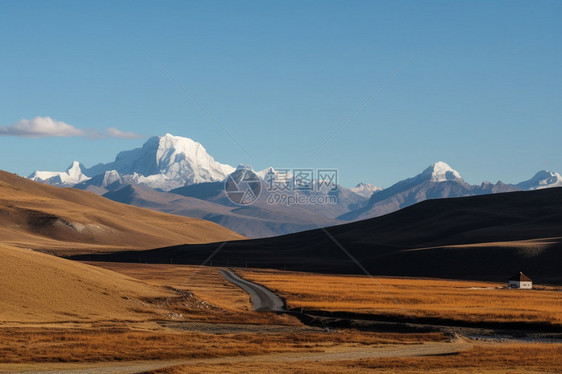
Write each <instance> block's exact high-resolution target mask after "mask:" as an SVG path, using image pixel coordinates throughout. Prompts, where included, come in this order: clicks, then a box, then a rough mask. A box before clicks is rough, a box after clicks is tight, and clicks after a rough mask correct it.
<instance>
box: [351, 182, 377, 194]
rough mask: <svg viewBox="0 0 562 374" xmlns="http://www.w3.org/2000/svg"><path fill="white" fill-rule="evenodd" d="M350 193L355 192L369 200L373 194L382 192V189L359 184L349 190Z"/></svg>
mask: <svg viewBox="0 0 562 374" xmlns="http://www.w3.org/2000/svg"><path fill="white" fill-rule="evenodd" d="M351 191H353V192H355V193H356V194H358V195H359V196H363V197H365V198H370V197H371V195H372V194H374V193H375V192H378V191H382V187H377V186H375V185H374V184H370V183H363V182H361V183H359V184H357V186H355V187H353V188H351Z"/></svg>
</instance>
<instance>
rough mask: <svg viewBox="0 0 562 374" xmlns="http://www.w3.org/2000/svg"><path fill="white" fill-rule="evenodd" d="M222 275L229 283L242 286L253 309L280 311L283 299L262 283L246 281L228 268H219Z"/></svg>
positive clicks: (283, 307) (282, 306)
mask: <svg viewBox="0 0 562 374" xmlns="http://www.w3.org/2000/svg"><path fill="white" fill-rule="evenodd" d="M220 273H221V274H222V276H223V277H224V278H225V279H226V280H227V281H229V282H230V283H232V284H234V285H236V286H238V287H240V288H242V289H243V290H244V291H246V292H247V293H248V294H249V295H250V298H251V299H252V306H253V307H254V310H256V311H259V312H282V311H284V310H285V301H284V300H283V299H282V298H281V297H279V296H278V295H277V294H275V293H274V292H272V291H271V290H269V289H267V288H265V287H264V286H262V285H259V284H256V283H253V282H250V281H247V280H246V279H244V278H242V277H240V276H238V275H237V274H236V273H234V272H233V271H230V270H220Z"/></svg>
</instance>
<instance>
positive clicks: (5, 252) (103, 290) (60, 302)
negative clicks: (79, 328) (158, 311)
mask: <svg viewBox="0 0 562 374" xmlns="http://www.w3.org/2000/svg"><path fill="white" fill-rule="evenodd" d="M0 284H1V285H2V292H1V293H0V321H1V324H6V323H16V322H23V323H27V322H63V321H99V320H116V319H118V320H142V319H146V318H147V316H148V315H149V314H150V313H152V312H153V310H150V309H148V308H144V307H143V306H142V303H141V302H140V301H139V299H140V298H151V297H166V296H172V295H171V293H170V292H168V291H166V290H164V289H162V288H158V287H155V286H151V285H147V284H145V283H143V282H141V281H138V280H136V279H133V278H130V277H127V276H125V275H122V274H118V273H114V272H112V271H108V270H104V269H101V268H98V267H94V266H89V265H85V264H81V263H77V262H73V261H69V260H64V259H61V258H58V257H55V256H50V255H47V254H42V253H38V252H35V251H30V250H26V249H20V248H14V247H6V246H4V245H0ZM143 309H145V310H146V312H148V314H144V313H137V312H135V311H134V310H137V311H140V310H143Z"/></svg>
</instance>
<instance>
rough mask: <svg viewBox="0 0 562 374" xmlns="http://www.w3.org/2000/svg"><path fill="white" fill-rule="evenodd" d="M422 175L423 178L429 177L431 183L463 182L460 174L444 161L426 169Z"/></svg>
mask: <svg viewBox="0 0 562 374" xmlns="http://www.w3.org/2000/svg"><path fill="white" fill-rule="evenodd" d="M420 175H421V176H423V177H429V179H430V181H431V182H445V181H457V180H462V177H461V175H460V174H459V172H458V171H456V170H455V169H453V168H452V167H450V166H449V165H448V164H447V163H445V162H443V161H438V162H436V163H434V164H433V165H431V166H430V167H428V168H427V169H425V170H424V171H423V172H422V173H421V174H420Z"/></svg>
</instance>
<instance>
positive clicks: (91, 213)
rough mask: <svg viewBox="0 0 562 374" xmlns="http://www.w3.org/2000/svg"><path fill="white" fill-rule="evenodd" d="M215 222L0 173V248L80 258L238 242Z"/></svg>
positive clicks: (234, 236)
mask: <svg viewBox="0 0 562 374" xmlns="http://www.w3.org/2000/svg"><path fill="white" fill-rule="evenodd" d="M239 239H244V237H243V236H241V235H239V234H236V233H234V232H233V231H230V230H228V229H226V228H224V227H222V226H220V225H217V224H215V223H212V222H209V221H205V220H201V219H196V218H187V217H176V216H172V215H168V214H164V213H159V212H155V211H152V210H148V209H142V208H137V207H132V206H129V205H125V204H120V203H116V202H114V201H111V200H108V199H105V198H103V197H101V196H98V195H95V194H93V193H90V192H85V191H80V190H75V189H70V188H60V187H52V186H47V185H44V184H41V183H37V182H32V181H30V180H27V179H25V178H21V177H19V176H17V175H15V174H11V173H7V172H4V171H0V243H3V244H6V245H12V246H17V247H24V248H31V249H37V250H42V251H49V252H53V253H56V254H67V255H68V254H76V253H86V252H98V251H108V250H109V251H115V250H124V249H146V248H154V247H161V246H167V245H174V244H180V243H182V244H183V243H194V244H195V243H208V242H216V241H223V240H239Z"/></svg>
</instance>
